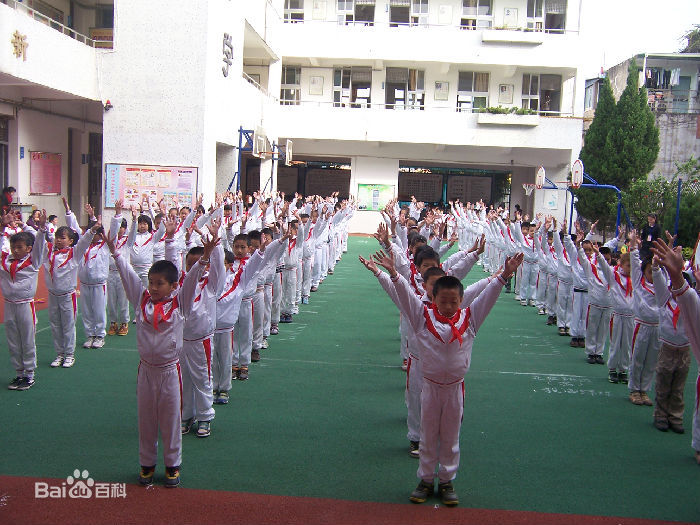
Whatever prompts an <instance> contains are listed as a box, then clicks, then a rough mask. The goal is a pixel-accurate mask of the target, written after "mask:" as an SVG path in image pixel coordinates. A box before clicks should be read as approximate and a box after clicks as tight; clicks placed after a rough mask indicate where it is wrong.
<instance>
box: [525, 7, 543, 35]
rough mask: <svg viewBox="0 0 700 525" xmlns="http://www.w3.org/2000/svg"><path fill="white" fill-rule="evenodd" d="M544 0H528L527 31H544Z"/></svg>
mask: <svg viewBox="0 0 700 525" xmlns="http://www.w3.org/2000/svg"><path fill="white" fill-rule="evenodd" d="M543 4H544V0H527V19H526V22H527V29H529V30H531V31H542V30H543V29H544V11H543V9H542V8H543Z"/></svg>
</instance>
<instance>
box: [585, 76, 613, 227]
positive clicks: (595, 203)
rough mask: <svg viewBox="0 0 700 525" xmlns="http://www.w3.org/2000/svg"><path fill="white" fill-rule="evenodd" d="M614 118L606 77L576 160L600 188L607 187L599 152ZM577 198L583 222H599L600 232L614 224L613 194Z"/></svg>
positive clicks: (600, 192)
mask: <svg viewBox="0 0 700 525" xmlns="http://www.w3.org/2000/svg"><path fill="white" fill-rule="evenodd" d="M614 116H615V97H614V96H613V92H612V88H611V87H610V79H609V78H608V77H605V78H604V79H603V82H602V84H601V86H600V93H599V95H598V105H597V106H596V109H595V117H594V118H593V122H591V126H590V127H589V128H588V131H587V132H586V136H585V140H584V143H583V148H581V153H580V154H579V158H580V159H581V161H582V162H583V165H584V166H585V168H586V173H588V174H590V175H591V176H592V177H593V178H594V179H596V180H597V181H598V182H600V183H601V184H607V183H609V178H608V177H607V167H606V159H605V158H604V156H603V155H601V152H602V151H603V149H604V148H605V143H606V141H607V137H608V133H609V132H610V128H611V127H612V125H613V119H614ZM576 197H578V203H577V204H576V210H577V211H578V213H579V214H581V215H582V216H584V217H586V218H589V219H594V220H599V221H600V228H601V229H602V230H604V229H605V228H606V227H608V226H610V224H611V223H614V221H615V216H614V215H611V213H610V209H611V206H613V205H614V203H615V202H617V200H616V197H615V194H614V193H613V192H612V191H606V190H591V189H587V188H581V189H579V190H576Z"/></svg>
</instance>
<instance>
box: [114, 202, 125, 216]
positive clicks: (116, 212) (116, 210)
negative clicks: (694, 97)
mask: <svg viewBox="0 0 700 525" xmlns="http://www.w3.org/2000/svg"><path fill="white" fill-rule="evenodd" d="M122 204H123V203H122V200H121V199H117V200H116V201H114V215H121V214H122Z"/></svg>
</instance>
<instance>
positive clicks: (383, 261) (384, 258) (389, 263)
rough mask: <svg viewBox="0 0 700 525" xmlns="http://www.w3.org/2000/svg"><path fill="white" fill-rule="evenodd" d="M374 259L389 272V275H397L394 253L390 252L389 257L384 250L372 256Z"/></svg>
mask: <svg viewBox="0 0 700 525" xmlns="http://www.w3.org/2000/svg"><path fill="white" fill-rule="evenodd" d="M372 258H373V259H374V260H375V261H376V263H377V264H378V265H379V266H381V267H382V268H384V269H386V270H387V271H388V272H389V275H391V276H392V277H394V276H395V275H396V263H395V261H394V252H391V251H390V252H389V255H387V254H386V253H384V252H383V251H382V250H379V251H378V252H377V253H375V254H374V255H373V256H372Z"/></svg>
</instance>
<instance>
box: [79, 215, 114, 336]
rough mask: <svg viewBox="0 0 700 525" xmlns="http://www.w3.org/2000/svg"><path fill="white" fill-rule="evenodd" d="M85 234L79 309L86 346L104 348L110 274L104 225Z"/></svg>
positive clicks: (81, 261) (80, 271)
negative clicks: (87, 241) (85, 244)
mask: <svg viewBox="0 0 700 525" xmlns="http://www.w3.org/2000/svg"><path fill="white" fill-rule="evenodd" d="M83 235H84V236H86V237H88V238H89V240H90V243H89V246H88V247H87V249H86V250H85V253H84V254H83V256H82V257H81V258H80V269H79V270H78V279H80V311H81V314H82V317H83V327H84V329H85V337H86V338H87V340H86V341H85V343H83V347H84V348H102V347H103V346H104V338H105V334H106V333H107V330H106V325H107V310H106V307H107V277H108V276H109V259H110V257H109V249H108V247H107V245H106V244H105V241H104V229H103V228H100V229H99V230H98V231H97V233H95V232H94V231H93V230H92V229H90V230H88V231H86V232H85V233H84V234H83Z"/></svg>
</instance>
